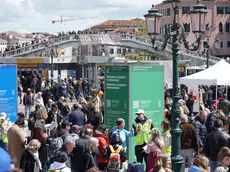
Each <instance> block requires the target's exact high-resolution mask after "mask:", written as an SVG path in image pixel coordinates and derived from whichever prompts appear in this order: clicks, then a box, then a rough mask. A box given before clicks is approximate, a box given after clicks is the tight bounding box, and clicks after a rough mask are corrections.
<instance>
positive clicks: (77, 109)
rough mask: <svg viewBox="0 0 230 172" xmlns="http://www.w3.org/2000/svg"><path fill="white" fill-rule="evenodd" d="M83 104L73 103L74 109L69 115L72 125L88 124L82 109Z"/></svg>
mask: <svg viewBox="0 0 230 172" xmlns="http://www.w3.org/2000/svg"><path fill="white" fill-rule="evenodd" d="M81 108H82V106H81V105H80V104H78V103H76V104H74V105H73V111H72V112H71V113H70V115H69V122H71V123H72V125H78V126H84V125H85V124H86V118H85V114H84V113H83V112H82V111H81Z"/></svg>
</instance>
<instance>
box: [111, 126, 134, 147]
mask: <svg viewBox="0 0 230 172" xmlns="http://www.w3.org/2000/svg"><path fill="white" fill-rule="evenodd" d="M111 132H112V135H113V134H114V133H118V134H119V135H120V137H121V140H122V147H123V148H124V150H126V148H127V143H126V137H133V136H134V135H133V133H132V132H130V131H127V130H125V129H122V130H121V129H119V128H118V127H117V126H115V127H113V129H112V131H111Z"/></svg>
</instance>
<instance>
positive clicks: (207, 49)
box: [204, 25, 212, 68]
mask: <svg viewBox="0 0 230 172" xmlns="http://www.w3.org/2000/svg"><path fill="white" fill-rule="evenodd" d="M211 28H212V27H211V26H209V25H207V26H206V30H205V37H206V39H207V42H206V45H205V47H204V48H205V49H206V60H207V62H206V65H207V68H209V52H210V45H209V39H210V37H211Z"/></svg>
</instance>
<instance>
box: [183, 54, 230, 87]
mask: <svg viewBox="0 0 230 172" xmlns="http://www.w3.org/2000/svg"><path fill="white" fill-rule="evenodd" d="M180 84H185V85H230V64H229V63H227V62H226V61H225V60H223V59H222V60H220V61H219V62H218V63H216V64H215V65H214V66H212V67H210V68H208V69H205V70H203V71H201V72H198V73H195V74H192V75H189V76H185V77H182V78H180Z"/></svg>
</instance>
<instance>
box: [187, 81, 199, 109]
mask: <svg viewBox="0 0 230 172" xmlns="http://www.w3.org/2000/svg"><path fill="white" fill-rule="evenodd" d="M188 94H192V97H193V99H194V105H193V112H199V109H200V105H199V90H198V85H188Z"/></svg>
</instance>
